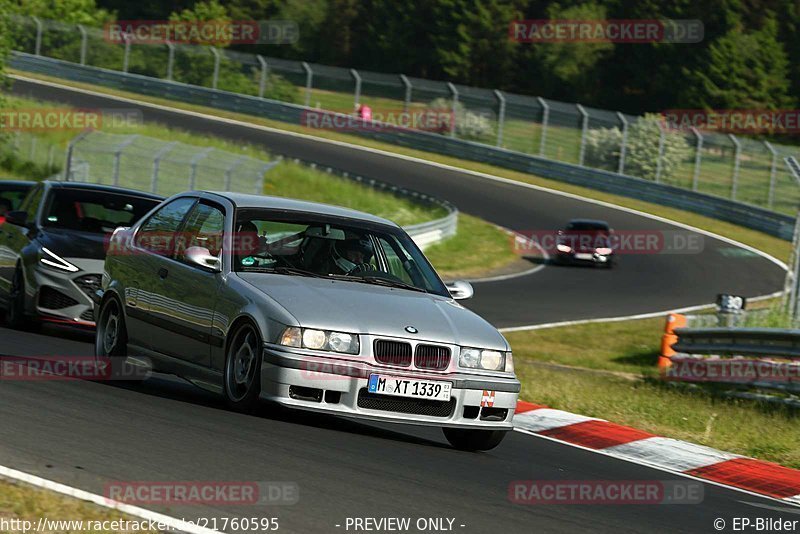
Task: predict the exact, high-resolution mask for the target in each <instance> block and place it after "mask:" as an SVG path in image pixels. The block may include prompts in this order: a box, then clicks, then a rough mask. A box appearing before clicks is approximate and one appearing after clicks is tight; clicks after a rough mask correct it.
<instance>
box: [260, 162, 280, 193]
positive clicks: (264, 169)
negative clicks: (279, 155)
mask: <svg viewBox="0 0 800 534" xmlns="http://www.w3.org/2000/svg"><path fill="white" fill-rule="evenodd" d="M278 163H280V160H276V161H271V162H269V163H267V164H266V165H264V166H263V167H261V172H260V173H259V175H258V182H257V183H256V195H263V194H264V175H265V174H267V172H269V170H270V169H271V168H273V167H274V166H276V165H277V164H278Z"/></svg>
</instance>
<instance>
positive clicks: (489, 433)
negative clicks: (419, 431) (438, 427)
mask: <svg viewBox="0 0 800 534" xmlns="http://www.w3.org/2000/svg"><path fill="white" fill-rule="evenodd" d="M442 431H443V432H444V437H445V438H447V441H449V442H450V445H452V446H453V447H455V448H456V449H459V450H462V451H488V450H491V449H494V448H495V447H497V446H498V445H500V442H501V441H503V438H505V437H506V434H507V433H508V431H507V430H465V429H462V428H447V427H445V428H442Z"/></svg>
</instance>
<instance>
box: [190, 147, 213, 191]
mask: <svg viewBox="0 0 800 534" xmlns="http://www.w3.org/2000/svg"><path fill="white" fill-rule="evenodd" d="M213 150H214V149H213V148H212V147H208V148H206V149H205V150H201V151H200V152H198V153H197V154H195V155H194V156H192V160H191V162H190V163H189V165H190V166H191V172H190V174H189V191H194V184H195V181H196V180H197V165H198V164H199V163H200V161H202V160H203V159H204V158H205V157H206V156H208V155H209V154H210V153H211V152H212V151H213Z"/></svg>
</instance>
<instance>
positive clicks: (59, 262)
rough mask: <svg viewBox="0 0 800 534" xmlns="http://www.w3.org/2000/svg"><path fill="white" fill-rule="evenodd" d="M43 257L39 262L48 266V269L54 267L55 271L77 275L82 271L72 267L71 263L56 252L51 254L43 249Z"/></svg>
mask: <svg viewBox="0 0 800 534" xmlns="http://www.w3.org/2000/svg"><path fill="white" fill-rule="evenodd" d="M42 253H43V256H42V257H41V258H39V261H40V262H41V263H42V264H44V265H47V266H48V267H52V268H53V269H58V270H59V271H67V272H68V273H77V272H78V271H80V269H78V268H77V267H75V266H74V265H72V264H71V263H70V262H68V261H67V260H65V259H64V258H62V257H61V256H59V255H57V254H56V253H54V252H51V251H50V250H48V249H47V248H45V247H42Z"/></svg>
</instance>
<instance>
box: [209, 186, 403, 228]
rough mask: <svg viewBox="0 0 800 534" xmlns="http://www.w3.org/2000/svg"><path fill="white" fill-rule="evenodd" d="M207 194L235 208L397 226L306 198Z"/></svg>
mask: <svg viewBox="0 0 800 534" xmlns="http://www.w3.org/2000/svg"><path fill="white" fill-rule="evenodd" d="M205 193H207V194H211V195H217V196H220V197H223V198H226V199H228V200H230V201H231V202H233V204H235V205H236V207H237V208H244V209H247V208H264V209H271V210H280V211H296V212H303V213H317V214H321V215H329V216H331V217H342V218H346V219H356V220H360V221H366V222H372V223H378V224H383V225H387V226H393V227H397V224H396V223H393V222H392V221H390V220H388V219H384V218H383V217H378V216H377V215H371V214H369V213H365V212H363V211H358V210H353V209H350V208H343V207H341V206H332V205H330V204H322V203H321V202H309V201H306V200H296V199H293V198H284V197H273V196H266V195H248V194H245V193H231V192H226V191H205Z"/></svg>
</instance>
